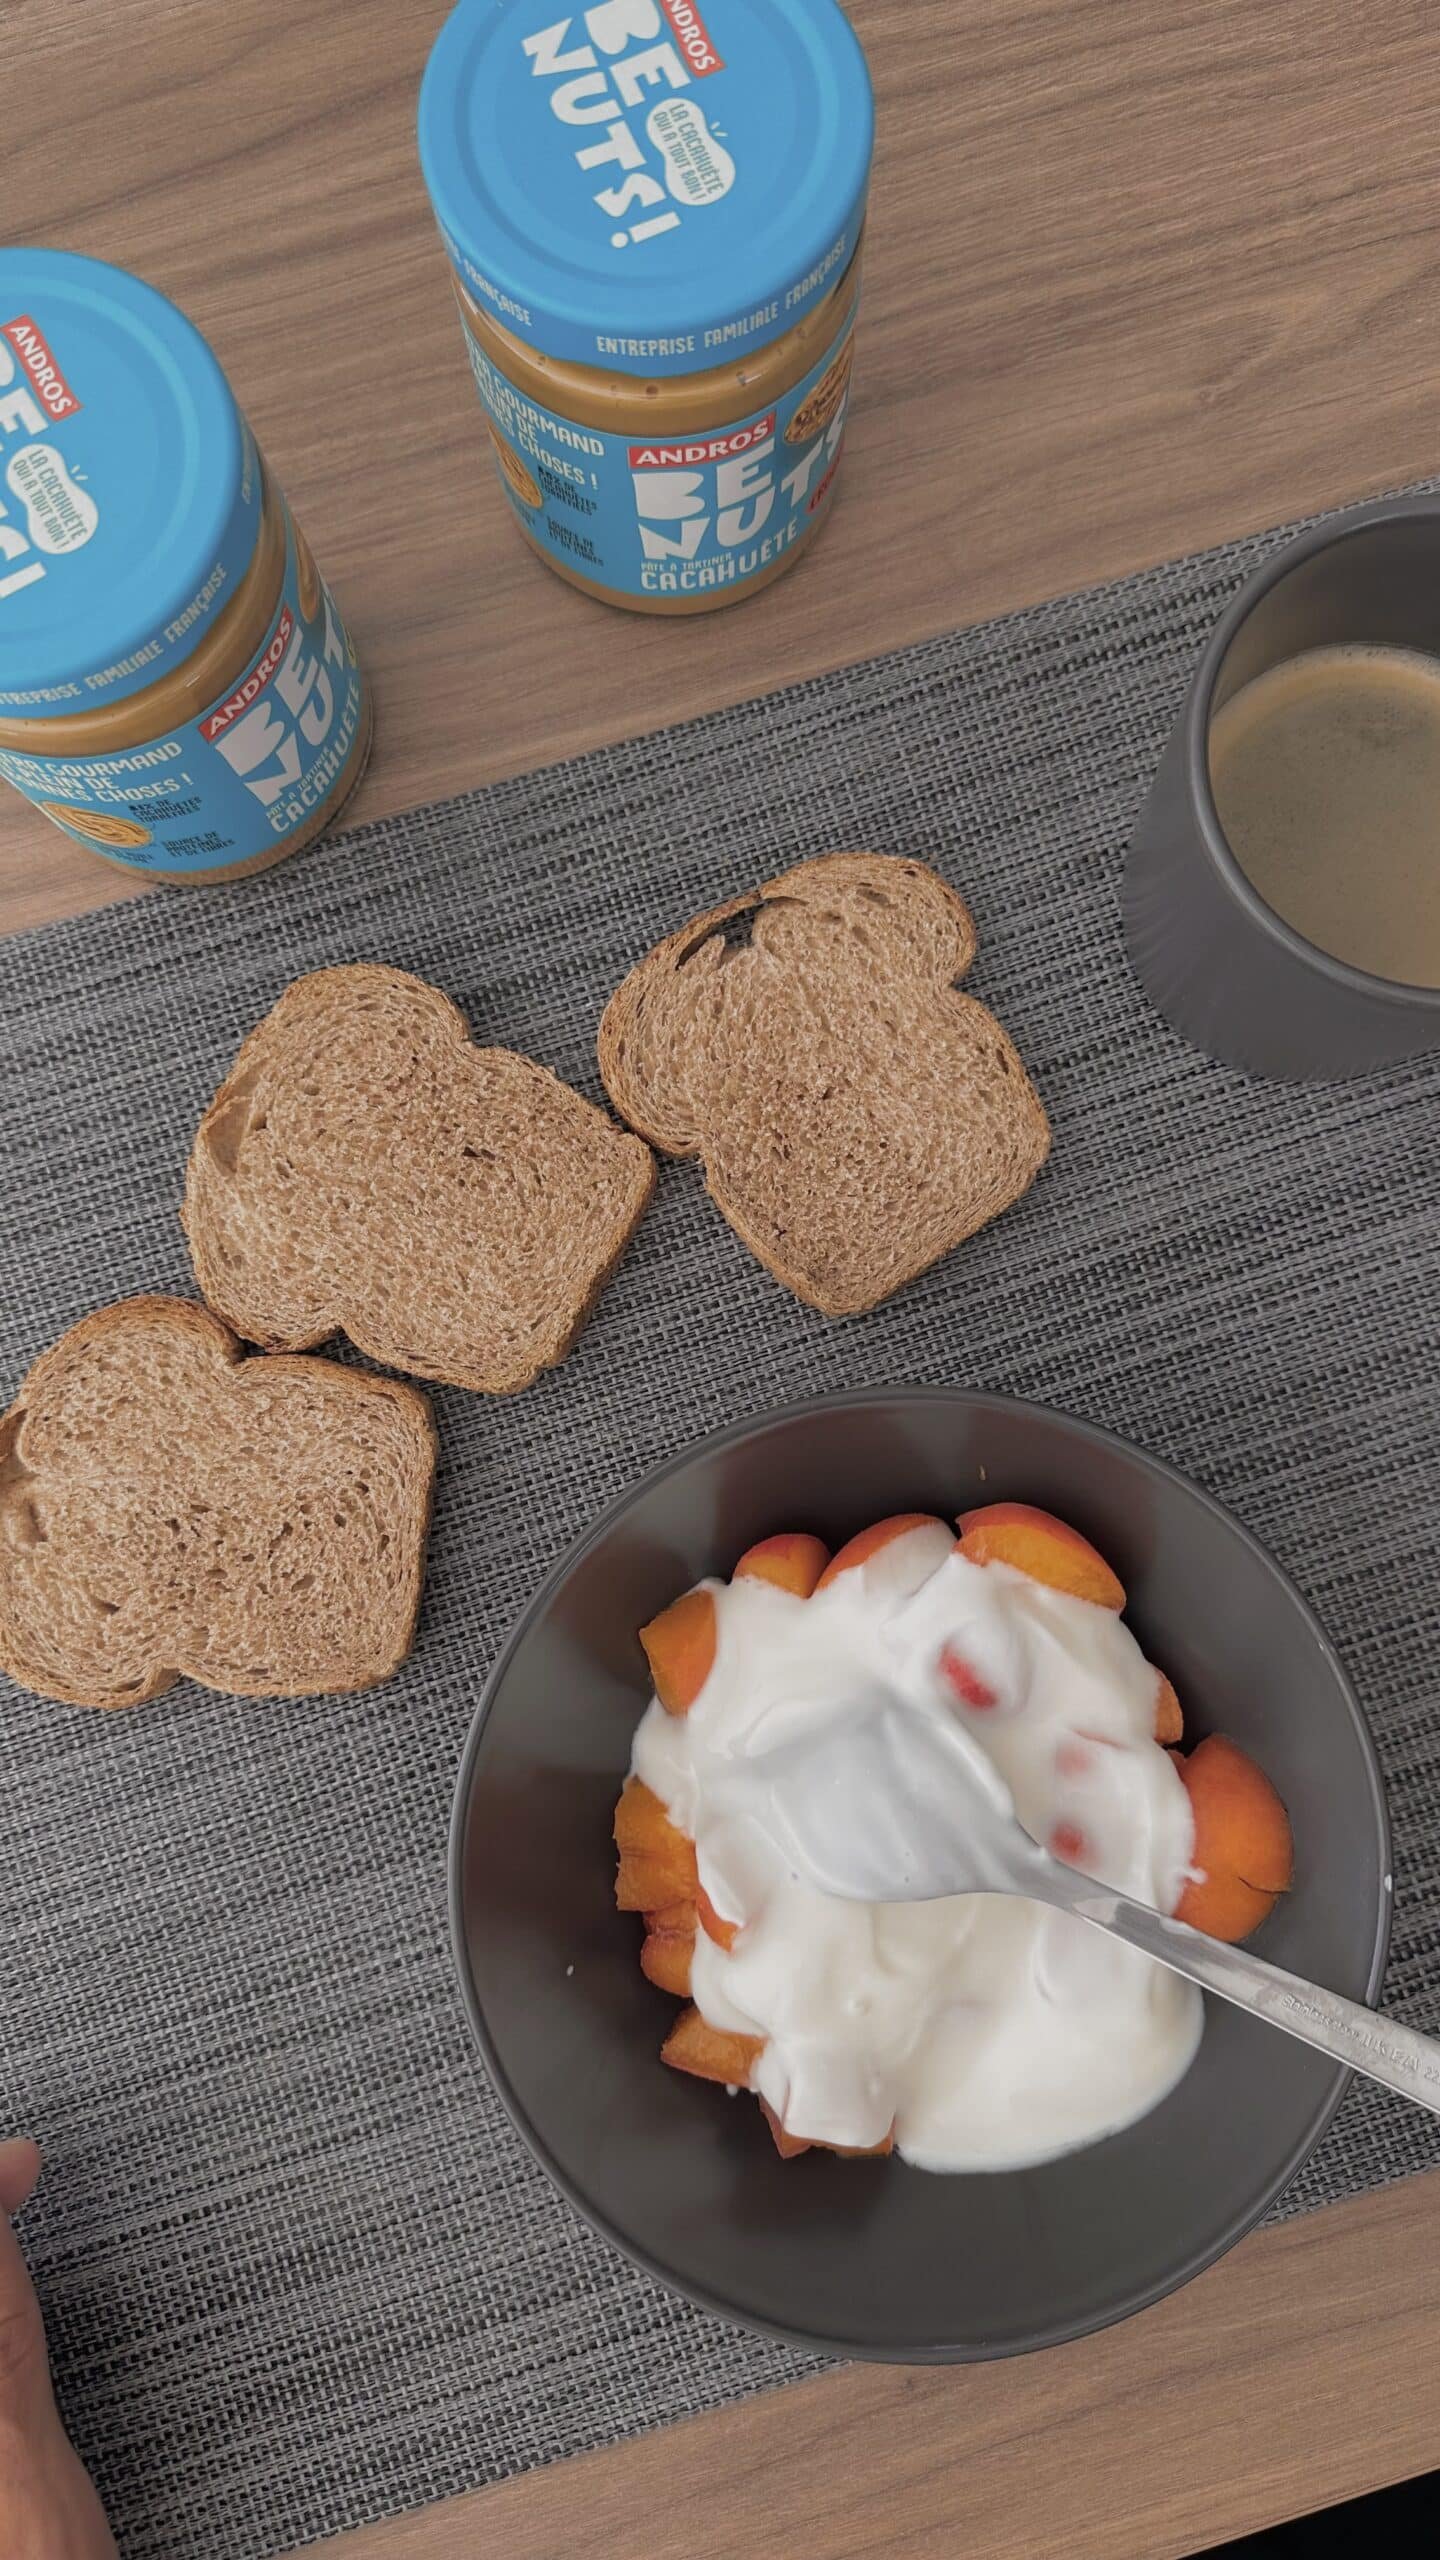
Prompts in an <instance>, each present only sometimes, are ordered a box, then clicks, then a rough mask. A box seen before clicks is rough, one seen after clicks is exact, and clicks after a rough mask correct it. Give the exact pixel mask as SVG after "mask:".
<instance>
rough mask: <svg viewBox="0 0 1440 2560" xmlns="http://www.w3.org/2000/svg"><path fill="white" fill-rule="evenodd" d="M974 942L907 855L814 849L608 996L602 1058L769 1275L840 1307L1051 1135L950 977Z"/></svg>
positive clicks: (991, 1025) (1017, 1070)
mask: <svg viewBox="0 0 1440 2560" xmlns="http://www.w3.org/2000/svg"><path fill="white" fill-rule="evenodd" d="M741 918H745V919H747V920H748V930H747V929H746V927H745V926H739V927H738V929H737V920H738V919H741ZM974 954H975V928H974V925H973V924H972V922H971V918H970V912H969V909H968V908H967V907H966V905H965V903H964V901H963V899H961V898H958V897H957V896H956V894H955V892H954V890H953V889H951V888H948V887H947V886H946V883H945V882H944V881H943V880H941V879H940V878H938V877H937V875H936V873H935V872H933V871H931V870H929V869H927V867H926V866H925V864H923V863H920V862H909V861H904V860H901V859H899V858H897V857H894V856H890V855H885V854H874V853H829V854H822V855H820V856H819V858H818V859H817V860H815V861H813V862H802V863H801V864H800V865H799V867H798V868H797V869H796V870H794V871H787V872H786V873H785V874H784V876H783V878H781V879H779V880H771V881H768V882H767V883H766V885H765V886H764V887H763V888H761V889H758V890H756V891H754V892H753V893H752V894H751V895H750V896H749V897H744V898H732V899H730V900H729V901H728V902H727V903H726V904H725V905H724V906H720V907H714V908H712V909H711V911H710V912H709V914H708V915H703V916H697V917H695V918H694V920H693V921H692V922H691V923H690V924H688V925H686V926H685V927H684V928H683V929H682V930H681V931H680V932H679V933H672V934H671V935H670V936H669V938H668V940H666V941H664V942H661V943H657V944H656V946H655V949H654V950H653V951H652V952H651V953H650V954H649V956H648V958H646V959H644V960H642V961H641V962H640V964H639V966H638V968H635V969H632V971H631V973H630V975H629V977H628V978H627V979H626V980H625V983H624V985H623V986H622V987H620V988H619V990H618V991H617V993H616V994H615V995H614V996H612V998H611V1000H610V1003H609V1004H608V1006H607V1007H606V1010H605V1017H604V1020H603V1022H602V1023H601V1026H600V1052H599V1054H600V1073H601V1075H602V1076H603V1077H604V1080H605V1085H606V1089H607V1091H608V1092H609V1095H610V1098H611V1100H612V1102H613V1103H614V1105H615V1108H616V1110H617V1111H618V1112H619V1113H620V1114H621V1117H622V1118H623V1119H626V1120H628V1121H629V1123H630V1125H631V1127H632V1128H634V1129H638V1130H639V1131H640V1133H641V1135H642V1136H644V1137H646V1138H648V1139H649V1140H650V1142H651V1144H652V1146H656V1147H661V1148H663V1149H664V1150H665V1152H666V1153H667V1154H668V1155H677V1156H699V1157H701V1158H702V1159H703V1162H704V1166H705V1173H706V1179H707V1182H708V1184H709V1188H710V1191H711V1193H712V1195H713V1197H714V1199H715V1200H716V1202H717V1203H718V1205H719V1207H720V1208H721V1209H722V1210H723V1212H724V1214H725V1216H726V1217H727V1218H728V1219H729V1221H730V1224H731V1226H732V1227H733V1228H734V1229H735V1232H736V1234H737V1235H738V1236H740V1237H741V1238H742V1239H743V1241H744V1242H745V1243H746V1244H747V1245H749V1247H750V1250H751V1252H752V1253H755V1254H758V1256H759V1258H760V1260H761V1261H762V1262H763V1263H765V1264H767V1265H768V1267H769V1269H770V1270H771V1271H773V1272H774V1274H775V1277H776V1279H777V1280H781V1281H783V1282H784V1284H785V1286H786V1287H787V1288H788V1289H793V1290H794V1292H795V1294H796V1296H797V1297H800V1298H804V1299H806V1300H808V1302H809V1304H810V1305H811V1306H814V1307H819V1308H820V1309H821V1310H822V1312H823V1313H824V1314H826V1315H833V1316H842V1315H856V1314H859V1313H860V1312H861V1311H862V1310H863V1309H864V1308H866V1307H873V1306H875V1305H877V1304H878V1302H879V1301H880V1300H881V1299H882V1298H886V1297H889V1296H890V1294H891V1292H892V1291H893V1290H896V1289H899V1288H901V1287H902V1286H903V1285H904V1283H905V1282H906V1281H907V1280H912V1279H913V1278H914V1277H915V1275H916V1273H917V1272H920V1271H924V1270H925V1269H927V1268H928V1266H929V1265H930V1264H931V1263H932V1262H938V1261H939V1259H940V1257H941V1255H942V1254H946V1253H949V1252H950V1251H951V1250H952V1248H953V1247H954V1246H955V1245H958V1244H961V1243H963V1241H964V1239H965V1237H966V1236H969V1235H973V1234H974V1233H975V1230H976V1228H977V1227H982V1226H984V1225H985V1224H986V1222H987V1220H989V1219H991V1218H994V1217H998V1215H999V1213H1000V1211H1001V1210H1002V1209H1008V1208H1009V1207H1010V1205H1011V1203H1012V1202H1013V1201H1016V1200H1018V1199H1019V1198H1020V1196H1021V1193H1022V1192H1024V1191H1025V1190H1027V1189H1028V1187H1029V1185H1030V1184H1031V1182H1033V1180H1034V1178H1035V1176H1036V1174H1037V1173H1038V1172H1039V1170H1040V1167H1041V1165H1042V1164H1043V1163H1044V1161H1045V1158H1046V1155H1047V1154H1048V1152H1049V1147H1050V1128H1049V1123H1048V1121H1047V1120H1046V1117H1045V1113H1044V1111H1043V1109H1042V1108H1041V1105H1040V1102H1039V1100H1038V1098H1037V1096H1036V1093H1035V1091H1034V1088H1033V1086H1032V1085H1031V1083H1030V1080H1029V1077H1028V1076H1027V1075H1026V1073H1025V1069H1024V1067H1023V1066H1022V1064H1021V1062H1020V1059H1019V1056H1018V1055H1017V1053H1016V1051H1015V1049H1014V1047H1013V1046H1012V1044H1011V1042H1010V1041H1009V1039H1008V1038H1007V1037H1006V1034H1005V1033H1004V1031H1003V1030H1002V1029H1001V1027H1000V1025H999V1023H998V1022H997V1021H996V1020H995V1017H994V1015H993V1014H991V1013H988V1012H987V1011H986V1009H985V1007H984V1006H983V1005H982V1004H977V1003H976V1002H975V1000H974V998H973V997H971V996H966V995H961V994H959V993H958V992H957V989H956V985H955V981H956V979H957V978H959V977H961V976H963V974H964V972H965V970H966V969H967V968H968V967H969V965H970V962H971V960H972V959H973V958H974Z"/></svg>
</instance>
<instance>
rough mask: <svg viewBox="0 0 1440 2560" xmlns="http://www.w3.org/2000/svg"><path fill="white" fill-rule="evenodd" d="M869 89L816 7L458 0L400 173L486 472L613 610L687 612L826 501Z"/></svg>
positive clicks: (775, 559)
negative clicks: (436, 268) (433, 233)
mask: <svg viewBox="0 0 1440 2560" xmlns="http://www.w3.org/2000/svg"><path fill="white" fill-rule="evenodd" d="M874 125H875V119H874V101H873V98H872V95H871V88H870V76H869V72H868V70H867V68H866V63H865V57H864V54H863V52H862V51H861V48H860V44H859V42H858V39H857V37H856V35H855V31H854V28H853V27H852V26H851V24H850V22H849V19H848V18H847V17H846V15H845V12H844V10H843V9H842V8H841V7H840V6H839V5H838V0H764V5H763V6H760V5H753V6H752V5H748V0H747V5H746V6H745V7H743V8H741V7H739V6H732V5H730V0H590V5H589V6H588V7H587V6H585V5H583V0H582V5H580V6H578V7H576V8H575V9H572V10H571V11H570V12H569V13H568V14H567V15H565V16H560V15H558V14H557V12H556V11H555V9H554V7H553V5H552V0H458V4H457V6H456V7H455V9H454V10H453V12H452V14H451V16H450V17H449V18H448V19H447V20H446V23H445V25H444V26H443V27H442V28H441V31H440V34H439V36H438V37H437V38H436V41H435V45H434V48H433V50H432V52H431V55H430V59H429V62H428V63H427V65H426V68H425V76H424V79H423V81H422V83H421V89H420V113H419V126H418V134H419V145H420V163H421V168H422V170H423V172H424V177H425V183H426V187H427V189H428V191H429V195H430V201H431V204H432V205H433V207H434V210H435V217H436V221H437V223H438V225H439V230H440V236H441V239H442V242H443V244H444V248H445V252H446V255H447V257H448V259H449V262H450V270H451V274H452V277H453V279H454V283H455V287H456V291H457V293H458V294H459V298H460V312H461V318H462V320H463V323H464V336H465V346H466V351H467V353H468V355H469V359H470V370H471V373H472V375H473V376H474V381H475V388H476V391H477V392H478V394H479V398H480V405H481V408H482V410H483V412H484V418H485V426H486V430H487V432H488V435H489V439H490V444H491V447H492V450H493V455H494V459H495V462H496V464H497V465H498V468H499V473H500V481H501V486H502V488H503V489H504V492H505V497H506V502H507V504H508V506H509V508H510V512H511V514H512V515H513V517H514V519H515V522H516V524H517V526H518V527H519V530H520V532H521V533H522V534H523V536H524V538H525V540H526V542H527V543H528V544H529V546H530V548H531V550H532V551H534V552H537V553H538V554H539V556H540V558H541V559H543V560H545V561H546V562H548V564H549V566H550V567H551V568H552V569H553V570H554V571H555V572H556V575H557V576H558V577H561V578H563V579H564V580H565V581H566V583H567V585H569V586H572V587H578V588H580V589H581V590H582V591H583V592H584V593H585V594H586V595H589V596H594V597H597V598H599V599H600V600H601V601H602V602H603V603H606V604H612V605H619V606H621V607H622V608H623V609H624V610H625V611H627V612H630V613H650V614H666V615H681V616H683V615H689V614H697V613H711V612H713V611H714V610H715V609H716V608H717V607H718V606H720V605H726V604H735V603H739V602H740V601H741V600H742V599H743V598H744V597H746V596H749V595H754V594H755V593H756V592H757V591H758V590H759V589H760V588H762V587H766V586H769V585H770V583H771V582H772V580H773V579H775V578H778V577H779V576H780V575H781V573H782V571H783V570H785V569H788V568H791V567H793V566H794V564H795V562H796V561H797V560H798V559H799V558H800V557H801V555H802V553H804V552H807V551H809V550H810V548H811V545H812V543H813V541H814V537H815V535H816V534H817V533H818V531H819V529H820V526H821V525H822V523H823V522H824V521H825V520H826V518H827V516H828V514H829V512H830V508H831V506H832V503H833V500H834V496H835V486H836V474H837V472H838V470H839V466H840V454H841V445H842V442H843V439H844V434H845V420H846V412H847V405H848V399H849V391H850V375H851V358H852V349H853V330H854V326H855V316H856V310H857V307H858V302H859V273H860V242H861V236H862V233H863V231H864V226H865V216H866V206H867V203H868V199H869V184H870V159H871V149H872V144H873V140H874Z"/></svg>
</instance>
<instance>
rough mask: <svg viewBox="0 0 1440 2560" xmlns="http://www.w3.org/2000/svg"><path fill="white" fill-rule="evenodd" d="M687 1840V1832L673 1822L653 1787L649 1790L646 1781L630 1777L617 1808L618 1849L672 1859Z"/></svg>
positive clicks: (616, 1838) (621, 1791) (622, 1789)
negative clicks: (643, 1851)
mask: <svg viewBox="0 0 1440 2560" xmlns="http://www.w3.org/2000/svg"><path fill="white" fill-rule="evenodd" d="M684 1841H685V1834H684V1832H683V1831H681V1830H679V1829H677V1827H676V1825H675V1824H674V1823H673V1822H672V1821H671V1819H670V1816H669V1814H668V1813H667V1812H666V1810H665V1807H664V1806H663V1804H662V1803H661V1801H660V1798H659V1797H658V1796H657V1794H656V1793H655V1790H654V1788H653V1787H647V1786H646V1784H645V1781H644V1779H643V1778H635V1777H630V1778H627V1779H626V1781H625V1784H624V1786H623V1787H622V1788H621V1790H620V1799H619V1802H618V1803H617V1805H616V1807H615V1846H616V1848H617V1849H644V1850H647V1851H649V1852H650V1853H651V1854H652V1855H654V1856H657V1857H669V1856H671V1855H673V1854H674V1852H675V1849H676V1847H677V1844H683V1843H684Z"/></svg>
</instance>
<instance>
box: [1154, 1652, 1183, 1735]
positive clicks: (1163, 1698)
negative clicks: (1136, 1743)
mask: <svg viewBox="0 0 1440 2560" xmlns="http://www.w3.org/2000/svg"><path fill="white" fill-rule="evenodd" d="M1184 1731H1185V1718H1184V1716H1183V1714H1182V1713H1181V1709H1180V1701H1179V1699H1178V1697H1177V1696H1176V1694H1175V1687H1174V1683H1173V1682H1172V1681H1169V1680H1167V1679H1166V1677H1165V1674H1164V1672H1163V1671H1162V1672H1161V1674H1160V1688H1159V1692H1158V1694H1157V1696H1156V1700H1155V1739H1156V1741H1157V1742H1163V1743H1164V1744H1165V1746H1166V1748H1167V1750H1168V1749H1169V1748H1170V1746H1171V1745H1172V1744H1173V1743H1176V1742H1179V1741H1180V1739H1181V1737H1182V1736H1183V1734H1184Z"/></svg>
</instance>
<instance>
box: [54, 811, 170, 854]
mask: <svg viewBox="0 0 1440 2560" xmlns="http://www.w3.org/2000/svg"><path fill="white" fill-rule="evenodd" d="M35 806H36V808H37V809H43V811H44V813H45V815H46V817H47V818H53V819H54V821H55V824H56V826H57V827H67V828H68V829H69V830H70V832H71V833H72V834H73V835H77V836H88V837H89V839H90V842H91V843H92V844H104V845H111V846H113V847H114V849H115V851H116V852H117V853H137V852H138V851H139V849H140V847H141V845H142V844H149V842H150V841H151V837H150V830H149V828H148V827H142V826H138V825H137V824H136V821H135V820H134V819H133V818H117V817H116V816H115V815H114V814H113V812H112V811H111V810H109V809H77V808H75V807H74V806H73V804H72V803H71V802H70V801H68V800H37V801H36V803H35Z"/></svg>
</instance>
